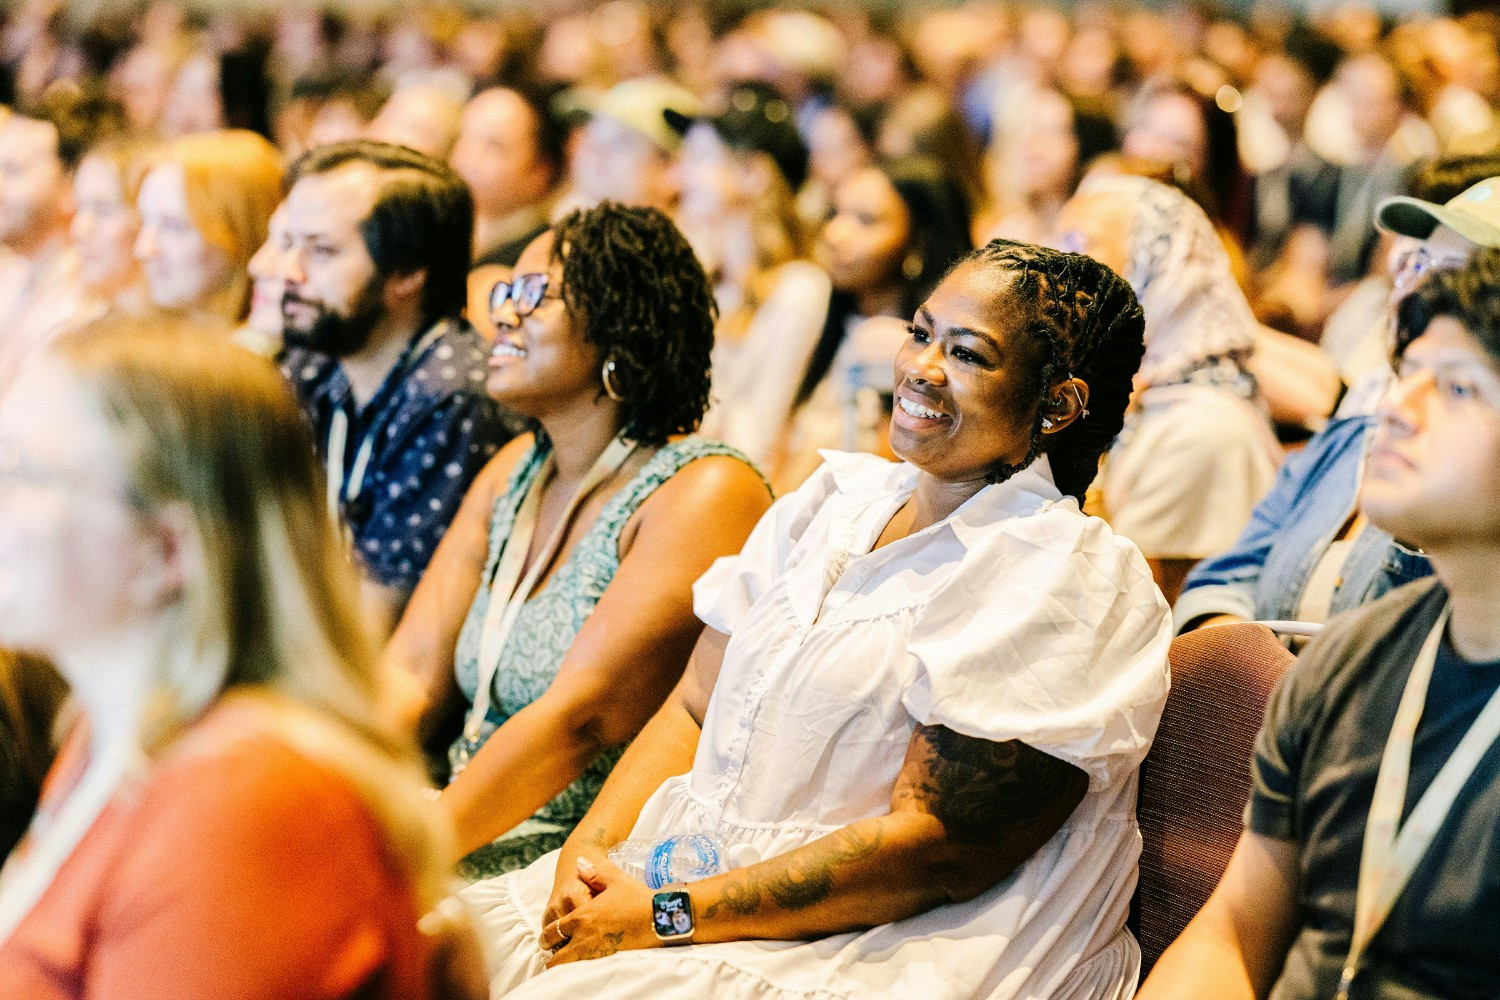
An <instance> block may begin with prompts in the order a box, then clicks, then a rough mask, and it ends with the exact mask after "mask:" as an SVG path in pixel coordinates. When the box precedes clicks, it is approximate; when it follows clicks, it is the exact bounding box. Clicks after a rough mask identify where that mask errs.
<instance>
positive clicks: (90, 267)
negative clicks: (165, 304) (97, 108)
mask: <svg viewBox="0 0 1500 1000" xmlns="http://www.w3.org/2000/svg"><path fill="white" fill-rule="evenodd" d="M150 151H151V147H150V146H148V145H146V144H144V143H141V142H137V141H134V140H128V139H109V140H106V141H104V142H102V143H100V144H99V145H97V146H95V147H94V148H92V149H91V150H89V152H88V153H87V155H85V156H84V158H83V159H82V160H81V161H80V162H79V164H78V168H77V170H75V171H74V173H73V202H74V204H75V206H76V208H75V209H74V212H73V221H72V224H71V230H70V232H71V235H72V237H73V245H74V247H75V248H77V250H78V273H79V277H80V278H81V279H82V281H83V283H84V285H85V286H86V288H87V290H88V291H89V293H91V295H92V296H93V297H94V298H97V299H98V300H100V301H101V302H103V303H104V304H105V308H106V309H107V310H108V311H109V312H110V313H124V314H128V315H140V314H142V313H144V312H146V311H147V310H148V309H149V308H150V305H151V298H150V293H149V290H148V289H147V287H146V276H145V273H144V272H143V270H142V268H141V263H140V261H138V260H136V257H135V244H136V240H137V239H138V238H139V237H140V233H141V216H140V212H139V211H137V210H136V206H135V202H136V197H137V196H138V195H139V194H140V190H141V181H142V179H144V177H145V176H146V168H147V167H148V166H149V161H148V156H149V155H150Z"/></svg>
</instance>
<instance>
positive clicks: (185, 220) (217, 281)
mask: <svg viewBox="0 0 1500 1000" xmlns="http://www.w3.org/2000/svg"><path fill="white" fill-rule="evenodd" d="M283 176H284V169H283V164H282V160H281V154H280V153H278V152H277V151H276V147H274V146H272V145H271V144H270V143H269V142H267V141H266V140H265V139H263V138H261V137H260V136H259V135H257V134H255V133H254V132H247V131H244V130H241V129H227V130H223V131H218V132H200V133H197V134H195V135H188V136H183V137H182V138H180V139H174V140H173V141H171V142H169V143H167V144H166V145H165V146H164V147H162V150H161V152H160V154H159V155H158V156H157V157H155V158H154V160H153V163H152V166H151V169H150V170H149V171H148V172H147V173H146V176H145V179H144V180H143V181H142V182H141V189H140V195H139V197H138V199H137V202H136V203H137V206H138V207H139V209H140V213H141V232H140V237H139V238H138V239H137V240H136V245H135V254H136V257H137V258H139V259H140V261H141V263H142V264H143V265H144V266H145V269H146V278H147V281H148V283H149V285H150V289H151V300H152V302H154V303H155V304H156V305H157V306H159V307H160V308H162V309H167V310H170V311H172V312H177V313H182V314H185V315H189V316H193V317H196V318H212V319H215V320H218V321H220V322H223V323H225V324H230V325H236V326H237V325H239V324H241V323H243V322H244V320H245V318H246V316H247V315H248V313H249V311H250V277H249V274H248V272H247V270H246V269H247V267H248V266H249V263H250V258H251V257H252V256H254V255H255V252H256V251H257V250H258V249H260V247H261V245H262V244H263V243H265V241H266V233H267V228H268V226H269V224H270V220H271V213H272V212H274V211H275V210H276V206H277V205H278V204H280V203H281V195H282V181H283ZM246 346H250V347H252V349H254V346H255V345H253V344H247V345H246Z"/></svg>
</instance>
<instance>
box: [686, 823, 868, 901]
mask: <svg viewBox="0 0 1500 1000" xmlns="http://www.w3.org/2000/svg"><path fill="white" fill-rule="evenodd" d="M880 842H881V832H880V828H879V827H878V826H873V825H871V826H868V827H867V828H864V829H861V828H860V827H858V826H847V827H844V828H843V829H842V830H837V831H835V832H834V833H831V834H829V835H828V836H826V837H824V838H822V839H821V840H817V841H814V842H813V843H811V844H808V845H807V846H806V847H804V848H801V849H800V850H796V851H792V852H790V853H788V854H785V855H782V856H781V857H779V858H773V859H771V861H769V862H767V863H765V864H762V865H757V866H755V867H754V868H748V869H745V870H744V871H742V872H737V873H735V874H734V875H733V876H731V878H730V879H729V881H728V882H726V883H725V885H724V889H723V891H722V893H721V895H720V898H719V899H718V900H717V901H715V902H714V903H713V904H711V905H710V906H709V907H708V908H707V909H706V910H704V914H703V915H704V916H705V917H708V918H710V919H711V918H713V917H714V916H715V915H716V914H717V913H718V912H719V910H720V907H723V908H724V909H726V910H728V911H729V912H730V913H733V914H735V915H737V916H742V917H743V916H751V915H753V914H755V913H758V912H759V911H760V906H761V901H762V898H763V896H770V897H771V900H772V901H773V902H774V903H775V904H776V905H777V906H779V907H781V908H782V909H783V910H802V909H806V908H807V907H809V906H812V905H814V904H816V903H821V902H822V901H823V900H825V899H827V898H828V897H829V895H830V894H831V893H832V892H833V884H834V876H835V875H836V874H837V872H838V870H839V868H840V866H843V865H848V864H851V863H853V862H856V861H861V860H863V859H865V858H867V857H869V856H870V855H872V854H874V853H875V852H876V851H877V850H879V849H880ZM761 872H764V874H761Z"/></svg>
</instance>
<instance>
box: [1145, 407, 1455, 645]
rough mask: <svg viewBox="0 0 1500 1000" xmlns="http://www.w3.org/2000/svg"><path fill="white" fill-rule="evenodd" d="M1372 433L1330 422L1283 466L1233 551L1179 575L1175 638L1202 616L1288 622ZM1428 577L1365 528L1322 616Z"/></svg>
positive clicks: (1360, 419)
mask: <svg viewBox="0 0 1500 1000" xmlns="http://www.w3.org/2000/svg"><path fill="white" fill-rule="evenodd" d="M1373 426H1374V419H1373V418H1371V417H1369V416H1355V417H1348V418H1346V419H1343V420H1335V421H1334V422H1332V423H1330V424H1329V425H1328V426H1327V427H1326V428H1324V429H1323V430H1322V431H1321V432H1320V433H1319V434H1318V435H1316V436H1315V437H1314V438H1313V439H1312V440H1311V441H1309V442H1308V443H1307V447H1305V448H1303V449H1302V450H1301V451H1300V452H1298V453H1296V454H1294V455H1292V456H1291V457H1290V458H1289V459H1288V460H1287V462H1286V464H1285V465H1284V466H1282V469H1281V472H1280V473H1279V474H1278V476H1277V478H1276V485H1275V486H1273V487H1272V488H1271V492H1270V493H1268V494H1266V496H1265V498H1264V499H1262V500H1261V502H1260V503H1259V504H1257V505H1256V507H1255V511H1254V512H1253V513H1252V514H1251V515H1250V525H1249V526H1248V527H1247V528H1246V529H1245V531H1244V533H1243V534H1241V535H1240V537H1239V540H1238V541H1236V542H1235V543H1234V547H1233V548H1231V549H1230V550H1229V551H1228V552H1225V553H1223V554H1222V555H1218V556H1213V557H1211V558H1209V559H1205V560H1204V561H1203V562H1201V563H1199V564H1198V565H1197V567H1196V568H1194V570H1193V571H1192V573H1191V574H1189V575H1188V578H1187V582H1186V584H1185V585H1184V587H1183V591H1182V596H1180V597H1179V598H1178V599H1177V606H1176V607H1175V608H1174V609H1173V613H1172V618H1173V624H1174V625H1175V626H1176V628H1177V629H1178V631H1181V630H1182V628H1183V627H1184V626H1185V625H1188V624H1189V623H1191V622H1192V621H1193V620H1195V619H1197V618H1201V617H1203V616H1205V615H1215V614H1231V615H1238V616H1239V617H1241V618H1246V619H1252V620H1268V619H1272V620H1285V619H1295V618H1296V617H1297V611H1298V606H1299V604H1300V603H1301V600H1302V588H1303V587H1305V586H1306V585H1307V580H1308V577H1309V576H1310V575H1311V574H1312V571H1313V568H1314V567H1315V566H1317V564H1318V560H1319V559H1321V558H1322V557H1323V553H1324V552H1325V551H1327V549H1328V546H1329V543H1331V542H1333V541H1334V539H1335V537H1336V536H1337V534H1338V532H1339V529H1341V528H1342V527H1343V526H1344V524H1345V523H1346V522H1347V521H1348V520H1349V517H1350V515H1351V514H1353V513H1354V511H1355V502H1356V499H1357V497H1358V494H1359V479H1360V474H1361V472H1362V470H1363V468H1364V458H1365V451H1366V448H1367V445H1368V443H1369V437H1370V435H1369V431H1370V429H1371V428H1372V427H1373ZM1431 572H1432V567H1431V566H1430V565H1429V564H1428V562H1427V557H1426V556H1424V555H1422V554H1421V553H1419V552H1414V551H1412V550H1411V549H1408V548H1406V547H1404V546H1402V545H1400V544H1398V543H1397V542H1396V541H1395V540H1394V539H1393V538H1391V536H1390V535H1388V534H1386V533H1385V532H1383V531H1381V530H1380V529H1379V528H1376V527H1375V526H1374V525H1372V524H1366V525H1365V527H1364V529H1363V530H1362V531H1361V532H1360V533H1359V536H1358V537H1357V538H1356V539H1355V540H1354V544H1353V545H1352V546H1351V547H1350V549H1349V554H1348V558H1347V559H1346V560H1345V561H1344V567H1343V571H1342V573H1341V574H1340V579H1339V583H1338V586H1337V587H1336V588H1335V590H1334V592H1333V601H1332V604H1331V606H1330V608H1329V614H1330V615H1334V614H1337V613H1339V612H1340V611H1346V610H1348V609H1349V608H1353V607H1358V606H1359V605H1361V604H1366V603H1368V602H1370V601H1373V600H1375V599H1376V598H1377V597H1380V596H1381V595H1382V594H1384V593H1385V592H1386V591H1388V590H1392V589H1394V588H1396V587H1399V586H1401V585H1402V584H1404V583H1409V582H1411V581H1412V580H1417V579H1421V578H1422V577H1424V576H1427V575H1428V574H1429V573H1431Z"/></svg>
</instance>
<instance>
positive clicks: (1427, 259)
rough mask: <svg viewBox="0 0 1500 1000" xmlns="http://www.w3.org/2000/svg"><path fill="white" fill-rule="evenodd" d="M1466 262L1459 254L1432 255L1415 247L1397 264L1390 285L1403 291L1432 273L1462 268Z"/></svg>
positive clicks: (1424, 249)
mask: <svg viewBox="0 0 1500 1000" xmlns="http://www.w3.org/2000/svg"><path fill="white" fill-rule="evenodd" d="M1467 261H1468V258H1467V257H1464V256H1462V255H1459V254H1453V253H1445V254H1433V253H1431V252H1430V251H1429V250H1428V249H1427V248H1426V247H1417V249H1415V250H1413V251H1412V252H1410V253H1408V254H1406V255H1405V256H1404V257H1402V258H1401V259H1400V261H1398V262H1397V266H1396V276H1395V278H1394V279H1393V280H1392V283H1393V284H1394V285H1395V286H1396V287H1397V288H1402V289H1404V288H1406V286H1407V285H1411V284H1413V283H1414V282H1416V281H1417V280H1418V279H1420V278H1422V277H1424V276H1426V275H1427V274H1429V273H1431V272H1432V271H1447V270H1451V269H1453V268H1455V267H1462V266H1463V265H1464V264H1465V263H1467Z"/></svg>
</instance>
